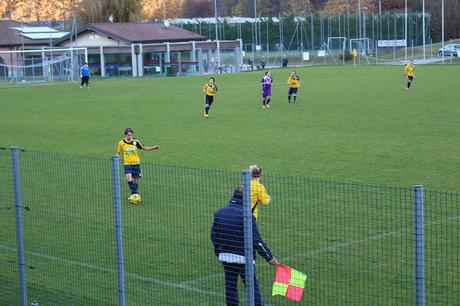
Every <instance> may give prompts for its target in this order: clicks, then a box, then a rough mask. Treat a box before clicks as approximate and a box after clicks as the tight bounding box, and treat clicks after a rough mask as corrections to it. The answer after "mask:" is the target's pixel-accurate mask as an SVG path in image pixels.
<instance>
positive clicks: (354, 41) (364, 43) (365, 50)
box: [350, 38, 371, 64]
mask: <svg viewBox="0 0 460 306" xmlns="http://www.w3.org/2000/svg"><path fill="white" fill-rule="evenodd" d="M355 49H356V52H357V56H358V60H359V62H360V63H361V58H364V59H365V60H366V62H367V64H370V63H369V58H368V55H369V54H370V52H371V49H370V43H369V38H351V39H350V53H351V54H353V50H355Z"/></svg>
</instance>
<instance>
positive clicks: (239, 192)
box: [233, 186, 243, 200]
mask: <svg viewBox="0 0 460 306" xmlns="http://www.w3.org/2000/svg"><path fill="white" fill-rule="evenodd" d="M233 197H234V198H236V199H240V200H242V199H243V187H242V186H238V187H236V188H235V191H233Z"/></svg>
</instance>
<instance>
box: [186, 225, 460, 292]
mask: <svg viewBox="0 0 460 306" xmlns="http://www.w3.org/2000/svg"><path fill="white" fill-rule="evenodd" d="M458 219H460V216H454V217H450V218H447V219H446V220H447V221H453V220H458ZM446 220H439V221H430V222H426V223H425V225H436V224H439V223H441V222H443V221H446ZM410 229H411V228H409V227H404V228H401V229H400V230H398V231H393V232H387V233H381V234H378V235H374V236H371V237H367V238H362V239H357V240H352V241H348V242H342V243H338V244H335V245H331V246H327V247H323V248H319V249H316V250H311V251H309V252H306V253H302V254H297V255H293V256H288V257H285V258H281V259H280V260H281V261H283V262H284V261H289V260H291V259H295V258H304V257H308V256H310V255H316V254H320V253H323V252H327V251H333V250H336V249H342V248H346V247H349V246H351V245H353V244H361V243H365V242H368V241H372V240H378V239H381V238H385V237H389V236H393V235H399V234H400V233H402V232H406V231H409V230H410ZM220 275H221V274H214V275H209V276H206V277H201V278H197V279H195V280H189V281H187V282H183V283H182V284H188V285H191V284H195V283H199V282H201V281H206V280H208V279H212V278H216V277H218V276H220Z"/></svg>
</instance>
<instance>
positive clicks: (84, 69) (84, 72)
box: [80, 62, 89, 88]
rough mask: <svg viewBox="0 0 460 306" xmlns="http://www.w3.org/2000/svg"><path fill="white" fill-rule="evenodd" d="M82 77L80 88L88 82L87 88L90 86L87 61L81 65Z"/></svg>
mask: <svg viewBox="0 0 460 306" xmlns="http://www.w3.org/2000/svg"><path fill="white" fill-rule="evenodd" d="M80 77H81V84H80V88H83V84H86V88H89V66H88V63H86V62H85V63H84V64H83V65H82V66H81V67H80Z"/></svg>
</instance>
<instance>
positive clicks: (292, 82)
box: [287, 71, 300, 103]
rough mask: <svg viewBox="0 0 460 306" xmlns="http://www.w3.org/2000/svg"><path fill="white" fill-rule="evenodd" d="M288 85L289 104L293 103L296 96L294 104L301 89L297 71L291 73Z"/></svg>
mask: <svg viewBox="0 0 460 306" xmlns="http://www.w3.org/2000/svg"><path fill="white" fill-rule="evenodd" d="M287 83H288V85H289V91H288V103H291V96H292V95H294V102H295V100H296V99H297V90H298V89H299V87H300V78H299V76H298V75H297V73H296V72H295V71H292V72H291V75H290V76H289V78H288V80H287Z"/></svg>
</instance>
